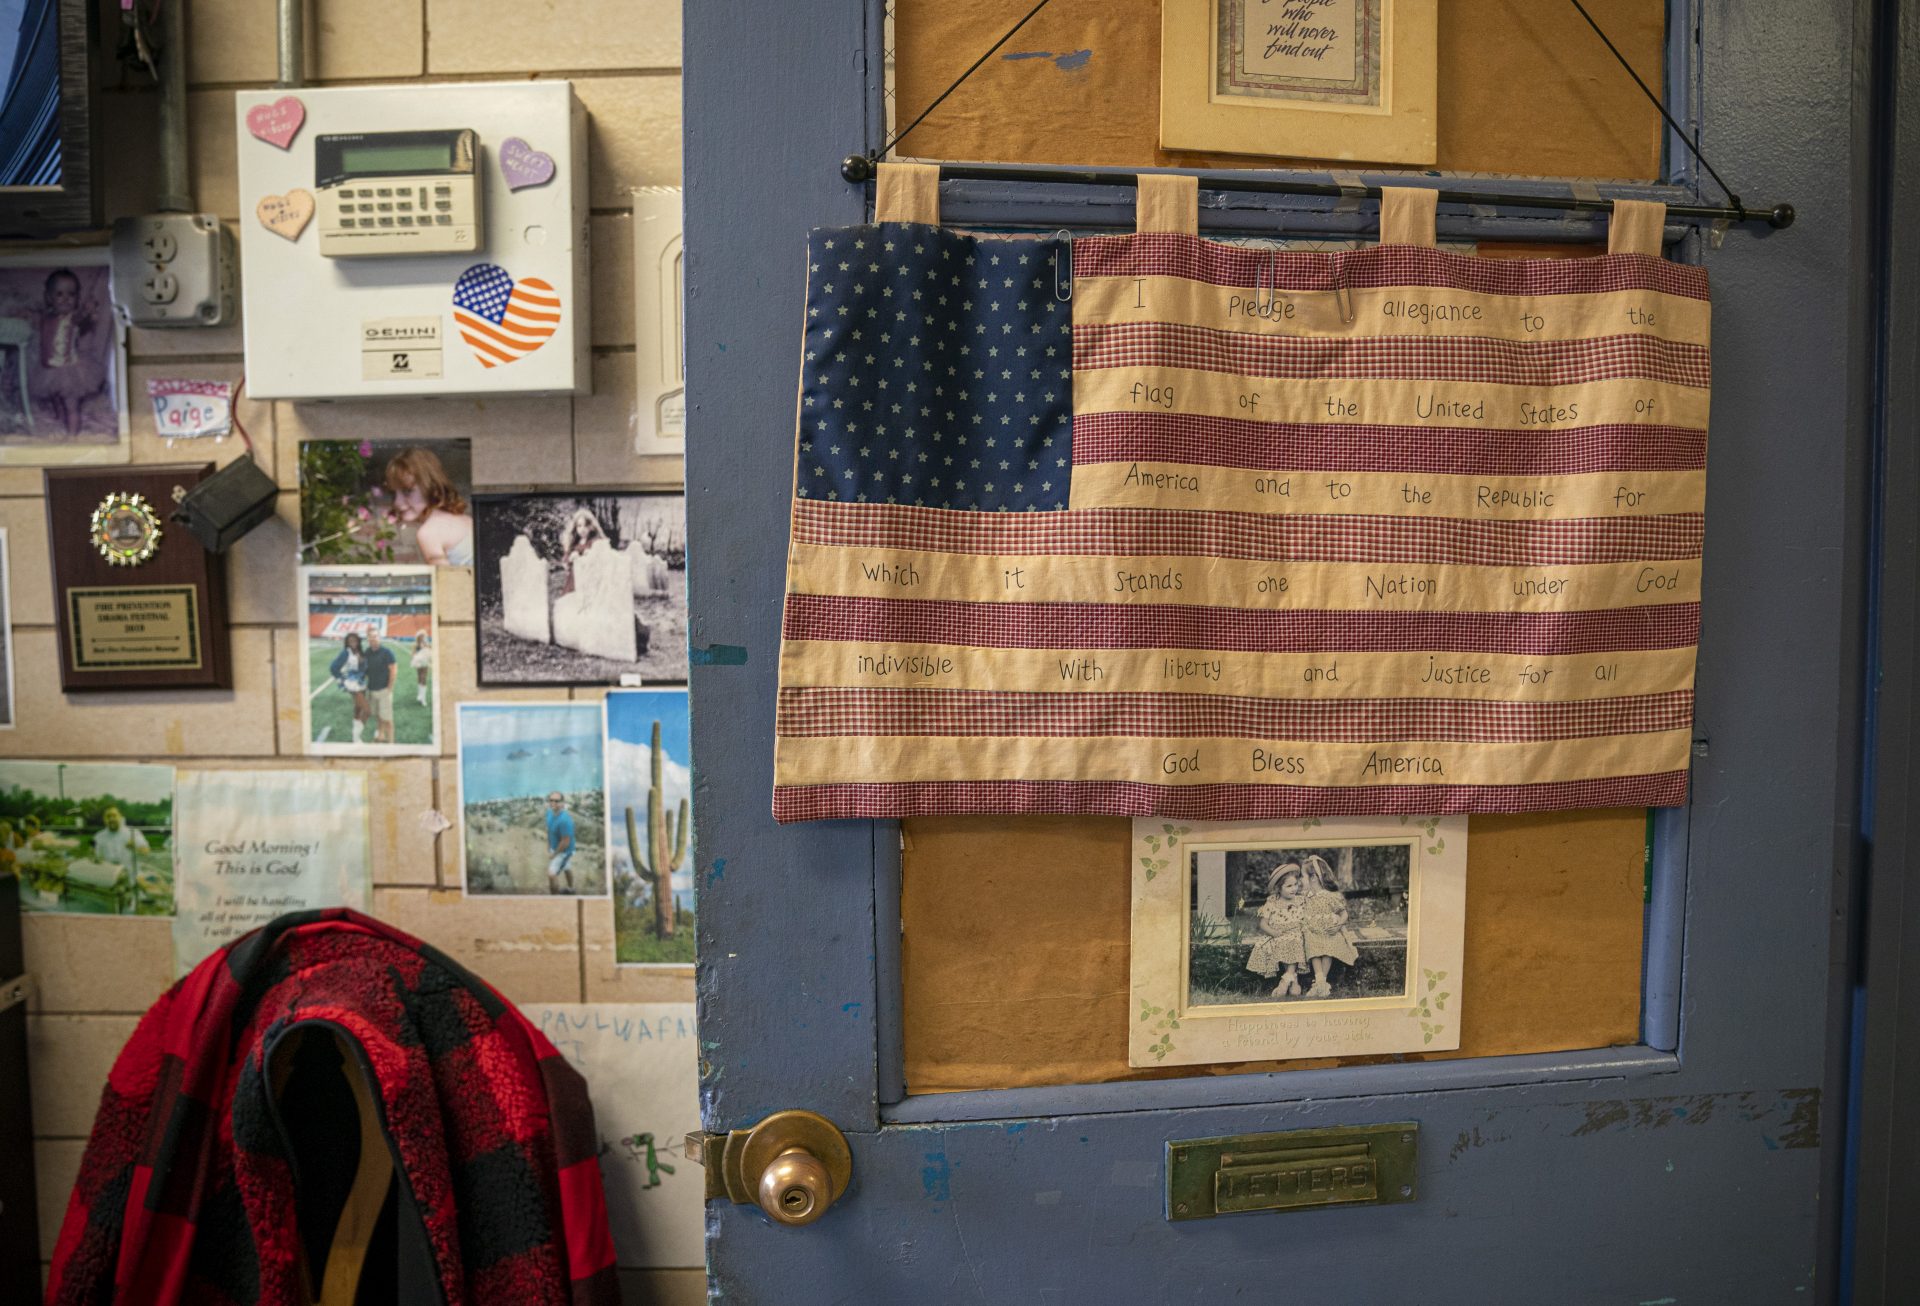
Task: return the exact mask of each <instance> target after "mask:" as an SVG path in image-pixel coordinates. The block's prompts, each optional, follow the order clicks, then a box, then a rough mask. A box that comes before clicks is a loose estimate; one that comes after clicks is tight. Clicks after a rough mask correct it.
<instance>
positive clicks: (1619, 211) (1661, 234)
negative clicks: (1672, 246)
mask: <svg viewBox="0 0 1920 1306" xmlns="http://www.w3.org/2000/svg"><path fill="white" fill-rule="evenodd" d="M1666 229H1667V206H1666V205H1664V204H1662V203H1660V202H1659V201H1657V200H1615V201H1614V202H1613V219H1612V221H1611V222H1609V223H1608V224H1607V253H1609V254H1645V255H1647V256H1648V257H1649V258H1659V257H1661V255H1662V251H1663V249H1664V247H1665V244H1666Z"/></svg>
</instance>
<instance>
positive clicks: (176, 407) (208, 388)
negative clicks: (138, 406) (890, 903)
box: [147, 381, 233, 440]
mask: <svg viewBox="0 0 1920 1306" xmlns="http://www.w3.org/2000/svg"><path fill="white" fill-rule="evenodd" d="M147 397H148V398H149V399H151V400H152V401H153V425H154V429H155V430H157V431H159V432H160V434H161V435H162V436H164V437H165V438H167V439H170V440H194V439H200V438H201V437H204V436H223V435H227V434H229V433H230V432H231V431H232V430H233V386H232V385H231V384H230V383H229V382H226V381H148V382H147Z"/></svg>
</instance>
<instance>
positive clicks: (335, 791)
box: [173, 769, 371, 975]
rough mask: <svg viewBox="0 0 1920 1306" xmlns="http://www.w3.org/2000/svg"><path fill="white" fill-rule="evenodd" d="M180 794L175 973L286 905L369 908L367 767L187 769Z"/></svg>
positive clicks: (289, 909) (288, 908)
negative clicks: (235, 769) (353, 768)
mask: <svg viewBox="0 0 1920 1306" xmlns="http://www.w3.org/2000/svg"><path fill="white" fill-rule="evenodd" d="M174 804H175V806H174V812H175V817H174V847H175V849H176V853H175V875H176V884H175V889H174V897H175V916H174V922H173V965H174V970H175V972H176V973H177V974H181V975H184V974H186V973H187V972H188V971H189V970H191V969H193V967H194V966H196V965H198V964H199V963H200V961H201V960H202V959H204V958H205V957H207V956H208V955H209V954H211V953H213V952H215V951H217V950H218V949H220V948H222V947H224V946H225V945H227V944H229V943H231V942H233V941H234V940H235V939H237V938H239V937H240V936H241V935H243V934H245V933H247V932H248V931H249V930H252V929H255V928H257V927H258V926H261V925H265V924H266V923H267V922H268V921H271V920H273V919H274V918H275V917H277V916H283V915H285V914H286V913H287V912H293V911H306V910H308V909H310V908H314V907H352V908H353V909H355V910H356V911H366V910H367V902H368V884H369V881H370V878H371V876H370V869H369V864H370V862H371V855H370V847H369V839H368V835H367V778H366V776H365V775H364V774H363V773H361V772H359V771H348V770H344V769H343V770H338V771H182V772H180V774H179V777H178V779H177V780H176V782H175V789H174Z"/></svg>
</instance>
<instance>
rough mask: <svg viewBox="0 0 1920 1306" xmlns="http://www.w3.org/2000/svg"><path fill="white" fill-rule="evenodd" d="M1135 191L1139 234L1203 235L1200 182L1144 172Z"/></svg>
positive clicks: (1159, 173) (1192, 178)
mask: <svg viewBox="0 0 1920 1306" xmlns="http://www.w3.org/2000/svg"><path fill="white" fill-rule="evenodd" d="M1138 184H1139V189H1138V191H1137V192H1136V197H1137V198H1136V200H1135V206H1134V207H1135V217H1134V225H1135V227H1136V228H1137V229H1138V230H1140V231H1171V232H1176V233H1178V234H1181V235H1187V236H1197V235H1199V234H1200V179H1199V178H1198V177H1177V176H1170V175H1168V174H1167V173H1163V172H1143V173H1141V174H1140V176H1139V183H1138Z"/></svg>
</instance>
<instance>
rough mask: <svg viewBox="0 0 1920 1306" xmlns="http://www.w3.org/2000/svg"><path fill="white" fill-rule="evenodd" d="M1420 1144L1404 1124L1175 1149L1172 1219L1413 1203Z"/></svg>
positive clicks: (1170, 1152)
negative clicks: (1417, 1154)
mask: <svg viewBox="0 0 1920 1306" xmlns="http://www.w3.org/2000/svg"><path fill="white" fill-rule="evenodd" d="M1419 1139H1420V1126H1418V1125H1415V1124H1398V1125H1361V1126H1358V1127H1356V1128H1353V1129H1301V1130H1295V1131H1294V1132H1292V1133H1286V1134H1240V1135H1237V1136H1235V1137H1232V1138H1190V1139H1187V1140H1185V1141H1182V1142H1173V1143H1168V1144H1167V1218H1168V1219H1169V1220H1199V1219H1204V1218H1206V1217H1208V1216H1212V1215H1231V1214H1234V1213H1235V1212H1239V1211H1299V1210H1305V1209H1308V1208H1312V1207H1318V1206H1361V1205H1378V1206H1384V1205H1386V1204H1388V1203H1390V1202H1409V1201H1412V1200H1413V1196H1414V1156H1415V1152H1416V1151H1417V1149H1418V1145H1419Z"/></svg>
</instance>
